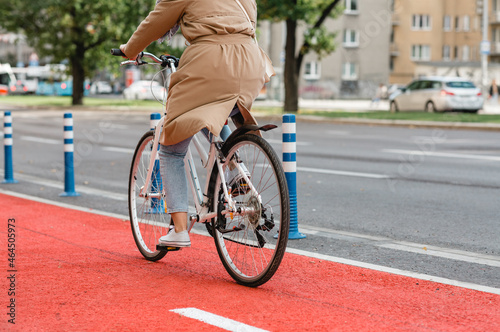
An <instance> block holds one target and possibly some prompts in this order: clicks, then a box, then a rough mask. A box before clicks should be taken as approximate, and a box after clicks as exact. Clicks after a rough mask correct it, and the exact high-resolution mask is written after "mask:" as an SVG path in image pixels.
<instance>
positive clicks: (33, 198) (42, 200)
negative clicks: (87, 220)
mask: <svg viewBox="0 0 500 332" xmlns="http://www.w3.org/2000/svg"><path fill="white" fill-rule="evenodd" d="M0 193H2V194H5V195H9V196H14V197H19V198H24V199H27V200H30V201H35V202H40V203H44V204H50V205H54V206H59V207H63V208H66V209H72V210H77V211H82V212H88V213H93V214H97V215H100V216H106V217H112V218H116V219H121V220H124V221H127V222H128V221H129V216H126V215H123V214H118V213H112V212H106V211H101V210H96V209H91V208H88V207H84V206H78V205H73V204H67V203H63V202H57V201H52V200H50V199H45V198H41V197H36V196H31V195H26V194H21V193H16V192H14V191H9V190H4V189H2V188H0ZM207 235H208V232H207Z"/></svg>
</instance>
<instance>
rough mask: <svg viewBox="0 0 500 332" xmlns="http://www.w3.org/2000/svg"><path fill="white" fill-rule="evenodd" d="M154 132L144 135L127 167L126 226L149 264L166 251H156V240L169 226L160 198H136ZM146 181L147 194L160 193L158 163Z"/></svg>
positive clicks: (145, 171) (164, 233) (146, 168)
mask: <svg viewBox="0 0 500 332" xmlns="http://www.w3.org/2000/svg"><path fill="white" fill-rule="evenodd" d="M153 136H154V132H153V131H152V130H151V131H148V132H147V133H145V134H144V135H143V136H142V137H141V139H140V140H139V143H138V144H137V147H136V148H135V152H134V157H133V159H132V165H131V166H130V175H129V189H128V206H129V217H130V226H131V228H132V234H133V235H134V241H135V244H136V245H137V248H138V249H139V251H140V252H141V254H142V255H143V256H144V258H146V259H147V260H149V261H157V260H160V259H162V258H163V257H165V255H166V254H167V252H166V251H159V250H156V245H157V244H158V239H159V238H160V237H161V236H163V235H166V234H167V232H168V230H169V227H170V216H169V215H168V214H166V213H165V208H164V204H163V203H162V200H163V199H161V198H151V197H140V196H139V192H140V190H141V187H142V186H143V185H144V183H145V179H146V176H147V170H148V167H149V162H150V157H151V151H152V147H153ZM155 168H157V169H155V171H154V172H153V174H152V179H151V181H150V182H149V190H147V193H148V194H150V193H153V192H159V191H161V176H160V173H159V163H158V164H156V165H155Z"/></svg>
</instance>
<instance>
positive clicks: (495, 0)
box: [493, 0, 500, 12]
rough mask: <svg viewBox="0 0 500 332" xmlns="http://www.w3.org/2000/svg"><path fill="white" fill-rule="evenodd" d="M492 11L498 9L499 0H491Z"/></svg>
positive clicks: (499, 6)
mask: <svg viewBox="0 0 500 332" xmlns="http://www.w3.org/2000/svg"><path fill="white" fill-rule="evenodd" d="M493 11H495V12H497V11H500V0H493Z"/></svg>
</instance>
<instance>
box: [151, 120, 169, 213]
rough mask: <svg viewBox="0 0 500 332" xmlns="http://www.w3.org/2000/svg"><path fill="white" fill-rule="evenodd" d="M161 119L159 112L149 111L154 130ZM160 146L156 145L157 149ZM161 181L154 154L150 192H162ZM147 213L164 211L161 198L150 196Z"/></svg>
mask: <svg viewBox="0 0 500 332" xmlns="http://www.w3.org/2000/svg"><path fill="white" fill-rule="evenodd" d="M160 119H161V114H160V113H151V115H150V117H149V127H150V128H151V130H154V129H155V127H156V125H157V124H158V122H159V121H160ZM159 148H160V146H159V145H158V149H159ZM162 190H163V183H162V179H161V174H160V158H159V155H158V154H157V155H156V160H155V164H154V167H153V173H152V174H151V192H160V193H161V192H162ZM148 212H149V213H151V214H162V213H166V209H165V204H163V199H161V198H151V206H150V208H149V211H148Z"/></svg>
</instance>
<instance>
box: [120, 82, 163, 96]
mask: <svg viewBox="0 0 500 332" xmlns="http://www.w3.org/2000/svg"><path fill="white" fill-rule="evenodd" d="M165 94H166V89H165V88H164V87H163V86H161V85H160V83H158V82H156V81H153V82H152V81H135V82H134V83H132V84H131V85H130V86H129V87H128V88H125V89H124V90H123V97H124V98H125V99H151V100H155V99H159V100H162V99H163V97H164V96H165ZM155 97H156V98H155Z"/></svg>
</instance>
